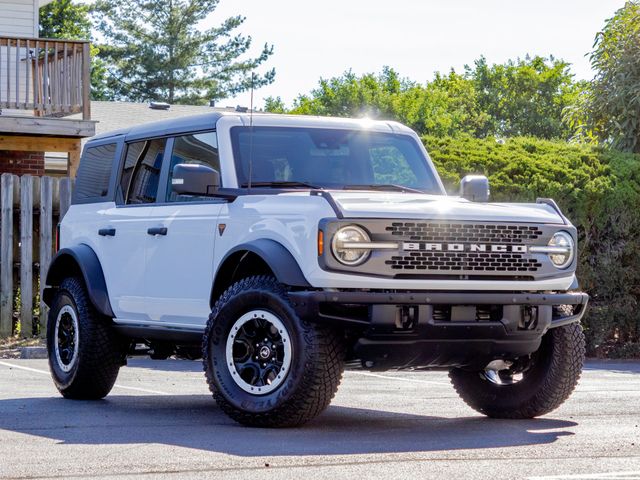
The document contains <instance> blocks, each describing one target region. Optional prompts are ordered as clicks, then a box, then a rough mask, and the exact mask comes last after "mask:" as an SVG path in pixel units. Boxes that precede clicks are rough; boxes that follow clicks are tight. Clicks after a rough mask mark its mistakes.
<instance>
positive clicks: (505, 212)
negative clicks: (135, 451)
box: [44, 111, 588, 427]
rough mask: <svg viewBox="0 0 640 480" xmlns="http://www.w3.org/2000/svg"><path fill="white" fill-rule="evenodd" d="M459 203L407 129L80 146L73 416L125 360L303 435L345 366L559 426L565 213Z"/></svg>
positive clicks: (62, 266)
mask: <svg viewBox="0 0 640 480" xmlns="http://www.w3.org/2000/svg"><path fill="white" fill-rule="evenodd" d="M488 195H489V189H488V182H487V179H486V178H485V177H480V176H468V177H465V178H464V179H463V180H462V182H461V192H460V196H448V195H447V194H446V192H445V189H444V187H443V184H442V182H441V181H440V179H439V177H438V175H437V173H436V171H435V169H434V166H433V164H432V162H431V160H430V159H429V156H428V154H427V152H426V151H425V149H424V147H423V145H422V143H421V142H420V140H419V138H418V136H417V135H416V134H415V133H414V132H413V131H411V130H410V129H408V128H406V127H404V126H402V125H400V124H398V123H395V122H383V121H368V120H350V119H330V118H311V117H298V116H280V115H266V114H255V115H251V114H250V113H244V114H242V113H223V112H216V111H213V112H211V113H208V114H205V115H201V116H194V117H187V118H183V119H179V120H172V121H164V122H158V123H153V124H147V125H143V126H139V127H134V128H131V129H128V130H122V131H115V132H112V133H108V134H104V135H101V136H98V137H95V138H93V139H91V140H90V141H89V142H88V143H87V144H86V146H85V148H84V151H83V154H82V159H81V162H80V166H79V170H78V176H77V179H76V184H75V191H74V199H73V204H72V206H71V208H70V209H69V211H68V212H67V214H66V215H65V217H64V219H63V221H62V222H61V224H60V227H59V247H60V248H59V251H58V253H57V255H56V256H55V258H54V260H53V262H52V264H51V267H50V268H49V271H48V275H47V279H46V283H47V285H46V288H45V290H44V299H45V301H46V303H47V305H49V307H50V313H49V317H48V327H47V328H48V330H47V344H48V350H49V363H50V368H51V373H52V376H53V380H54V382H55V384H56V386H57V388H58V389H59V391H60V392H61V393H62V395H63V396H64V397H67V398H73V399H98V398H102V397H104V396H105V395H107V394H108V393H109V391H110V390H111V388H112V387H113V385H114V382H115V381H116V377H117V375H118V371H119V369H120V367H121V366H122V365H124V364H125V363H126V359H127V357H128V356H129V355H131V354H135V353H140V352H142V353H145V354H149V355H151V357H152V358H158V359H162V358H167V357H169V356H171V355H178V356H184V357H188V358H196V357H200V356H201V357H202V358H203V364H204V371H205V373H206V380H207V382H208V384H209V387H210V389H211V391H212V392H213V396H214V398H215V400H216V401H217V403H218V405H219V406H220V407H221V408H222V410H224V412H226V413H227V414H228V415H229V416H231V417H232V418H233V419H235V420H237V421H239V422H241V423H243V424H246V425H252V426H263V427H264V426H266V427H279V426H294V425H300V424H302V423H304V422H306V421H308V420H310V419H312V418H314V417H315V416H316V415H318V414H319V413H320V412H322V410H323V409H324V408H325V407H327V405H328V404H329V403H330V401H331V399H332V397H333V395H334V394H335V392H336V390H337V388H338V384H339V382H340V379H341V376H342V372H343V369H344V367H345V365H354V364H357V365H360V366H361V367H362V368H366V369H373V370H385V369H392V368H393V369H397V368H401V369H425V368H443V369H447V370H449V372H450V377H451V381H452V383H453V386H454V387H455V389H456V390H457V392H458V393H459V394H460V396H461V397H462V399H463V400H464V401H465V402H467V403H468V404H469V405H470V406H471V407H472V408H474V409H476V410H477V411H479V412H481V413H483V414H485V415H488V416H490V417H499V418H531V417H535V416H538V415H543V414H545V413H547V412H549V411H551V410H553V409H555V408H557V407H558V406H559V405H560V404H561V403H562V402H563V401H564V400H566V399H567V397H568V396H569V395H570V393H571V392H572V390H573V389H574V387H575V385H576V383H577V381H578V378H579V376H580V373H581V370H582V365H583V359H584V337H583V333H582V328H581V326H580V323H579V322H580V319H581V317H582V315H583V314H584V312H585V309H586V305H587V300H588V296H587V295H586V294H584V293H579V292H575V290H576V288H577V286H578V284H577V281H576V277H575V269H576V263H577V252H576V240H577V234H576V229H575V227H574V226H572V225H571V223H570V222H569V221H568V220H567V218H565V216H564V215H563V214H562V213H561V212H560V210H559V209H558V207H557V206H556V204H555V203H554V202H553V201H552V200H548V199H540V200H538V201H537V202H536V203H534V204H516V203H509V204H507V203H490V202H489V200H488Z"/></svg>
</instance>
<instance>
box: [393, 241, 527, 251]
mask: <svg viewBox="0 0 640 480" xmlns="http://www.w3.org/2000/svg"><path fill="white" fill-rule="evenodd" d="M402 249H403V250H413V251H425V252H499V253H509V252H512V253H527V251H528V249H527V246H526V245H500V244H493V245H487V244H482V243H426V242H403V243H402Z"/></svg>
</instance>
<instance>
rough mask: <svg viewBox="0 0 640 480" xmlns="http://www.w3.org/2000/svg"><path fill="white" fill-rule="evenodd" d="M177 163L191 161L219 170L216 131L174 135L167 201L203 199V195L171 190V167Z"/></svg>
mask: <svg viewBox="0 0 640 480" xmlns="http://www.w3.org/2000/svg"><path fill="white" fill-rule="evenodd" d="M179 163H191V164H196V165H205V166H207V167H211V168H213V169H214V170H217V171H218V172H220V157H219V156H218V139H217V137H216V132H204V133H194V134H192V135H183V136H180V137H176V138H175V141H174V143H173V151H172V152H171V164H170V165H169V179H168V183H167V201H168V202H188V201H194V200H203V199H205V197H194V196H190V195H178V194H177V193H175V192H174V191H173V190H172V184H171V179H172V177H173V167H175V166H176V165H178V164H179Z"/></svg>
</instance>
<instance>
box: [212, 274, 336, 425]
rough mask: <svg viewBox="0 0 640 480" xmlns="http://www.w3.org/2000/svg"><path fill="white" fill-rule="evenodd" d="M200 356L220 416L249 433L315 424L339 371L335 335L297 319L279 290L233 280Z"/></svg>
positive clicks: (260, 281) (263, 280) (264, 282)
mask: <svg viewBox="0 0 640 480" xmlns="http://www.w3.org/2000/svg"><path fill="white" fill-rule="evenodd" d="M202 354H203V364H204V370H205V374H206V378H207V383H208V384H209V388H210V390H211V392H212V393H213V396H214V398H215V400H216V402H217V403H218V405H219V406H220V408H222V410H223V411H224V412H225V413H226V414H227V415H229V416H230V417H231V418H233V419H234V420H236V421H238V422H239V423H242V424H244V425H249V426H255V427H291V426H297V425H301V424H303V423H305V422H307V421H309V420H311V419H312V418H314V417H316V416H317V415H319V414H320V413H321V412H322V411H323V410H324V409H325V408H326V407H327V406H328V405H329V403H330V402H331V399H332V398H333V396H334V394H335V392H336V390H337V388H338V385H339V383H340V380H341V378H342V371H343V368H344V367H343V365H344V362H343V357H344V346H343V342H342V340H341V338H340V337H339V335H338V334H337V333H336V332H335V331H333V330H331V329H328V328H326V327H322V326H319V325H316V324H312V323H309V322H306V321H304V320H302V319H300V318H299V317H298V316H297V315H296V313H295V311H294V310H293V309H292V308H291V305H290V304H289V301H288V298H287V295H286V291H285V289H284V287H283V286H282V285H281V284H279V283H278V282H277V281H276V280H275V279H274V278H272V277H267V276H256V277H250V278H246V279H244V280H241V281H239V282H237V283H235V284H234V285H232V286H231V287H230V288H229V289H228V290H227V291H226V292H225V293H224V294H223V295H222V296H221V298H220V299H219V300H218V301H217V302H216V304H215V306H214V308H213V311H212V313H211V316H210V317H209V322H208V324H207V328H206V331H205V335H204V339H203V348H202Z"/></svg>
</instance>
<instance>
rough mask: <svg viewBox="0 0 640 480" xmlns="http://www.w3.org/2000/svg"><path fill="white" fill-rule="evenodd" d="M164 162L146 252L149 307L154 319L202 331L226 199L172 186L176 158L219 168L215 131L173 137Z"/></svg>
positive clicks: (146, 289)
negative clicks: (184, 191) (188, 192)
mask: <svg viewBox="0 0 640 480" xmlns="http://www.w3.org/2000/svg"><path fill="white" fill-rule="evenodd" d="M167 148H168V150H169V152H170V154H169V155H167V157H166V160H165V166H163V175H162V178H163V179H166V182H165V180H163V181H162V182H163V185H161V186H160V193H159V195H160V197H161V198H158V200H157V202H156V204H155V205H154V206H152V207H150V212H149V222H150V224H149V225H150V228H151V229H152V230H151V232H152V233H150V234H148V235H147V240H146V254H145V263H146V269H145V292H146V293H145V295H146V297H147V298H146V310H147V314H148V315H149V317H150V320H151V321H152V322H153V323H154V324H155V323H157V324H159V325H162V326H164V327H169V328H182V329H187V330H198V331H200V330H203V329H204V327H205V326H206V322H207V318H208V316H209V313H210V306H209V297H210V295H211V285H212V283H213V275H214V265H213V249H214V244H215V239H216V235H217V220H218V216H219V214H220V210H221V208H222V205H223V203H224V201H222V200H219V199H213V198H211V197H206V198H205V197H193V196H185V195H177V194H176V193H175V192H173V191H172V188H171V178H172V175H171V174H172V171H173V167H174V166H175V165H177V164H178V163H182V164H184V163H196V164H201V165H207V166H210V167H212V168H215V169H216V170H218V171H220V162H219V159H218V147H217V140H216V134H215V132H202V133H194V134H190V135H183V136H178V137H175V138H174V139H171V140H170V141H169V144H168V145H167Z"/></svg>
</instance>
